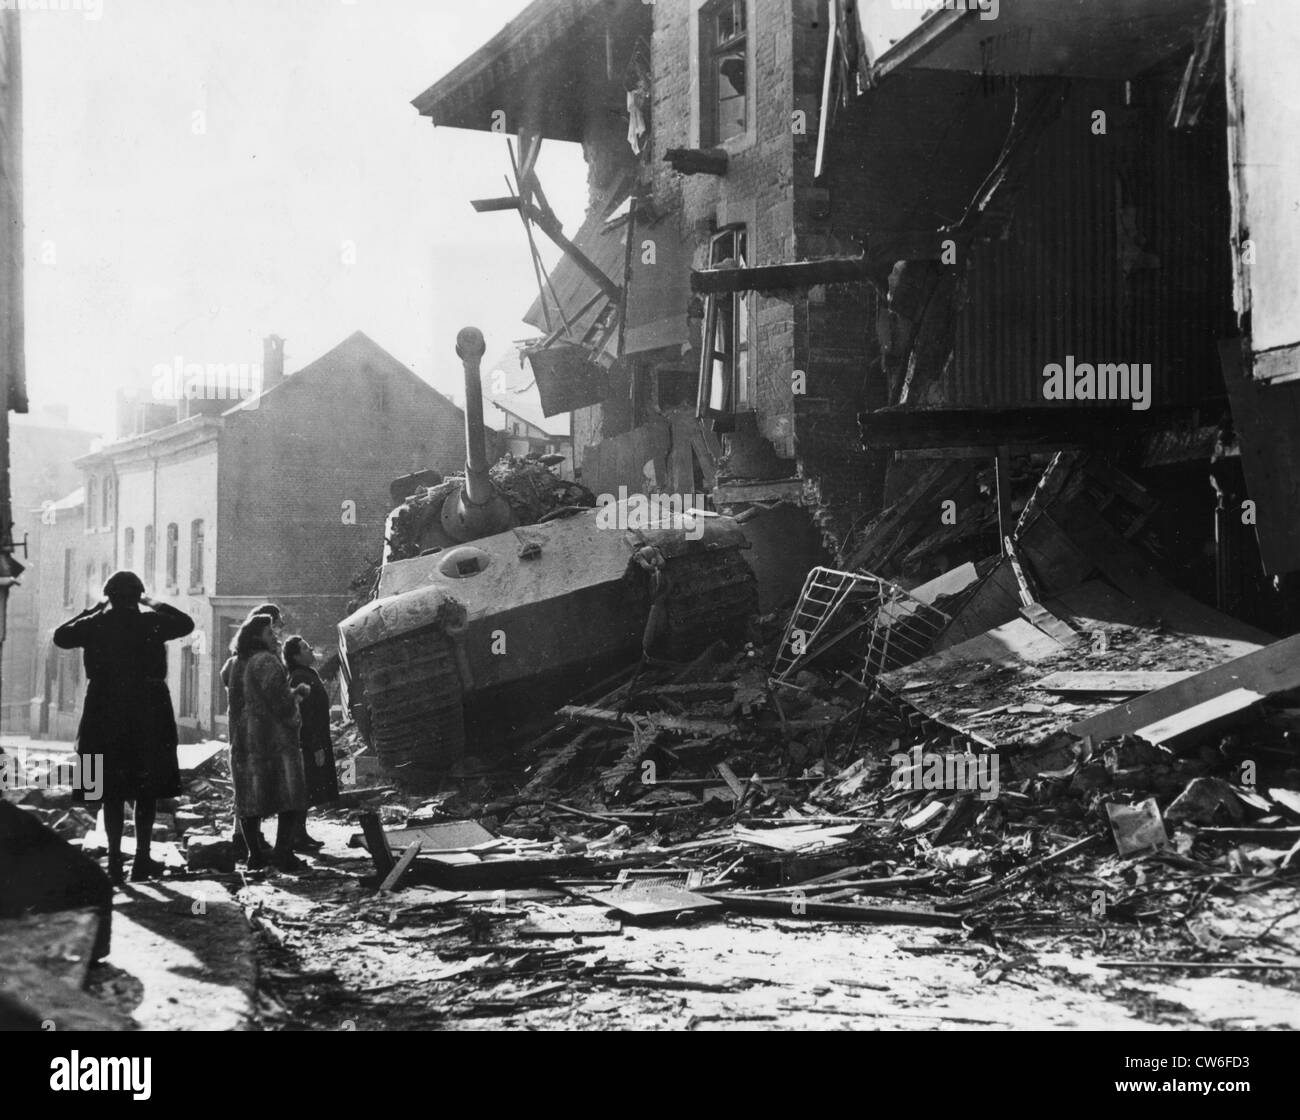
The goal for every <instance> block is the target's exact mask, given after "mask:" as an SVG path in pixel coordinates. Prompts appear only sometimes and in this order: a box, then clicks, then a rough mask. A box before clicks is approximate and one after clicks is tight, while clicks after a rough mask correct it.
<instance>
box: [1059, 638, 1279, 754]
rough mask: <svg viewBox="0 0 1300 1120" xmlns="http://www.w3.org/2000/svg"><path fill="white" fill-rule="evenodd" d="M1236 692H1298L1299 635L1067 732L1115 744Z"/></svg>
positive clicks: (1107, 713) (1158, 691)
mask: <svg viewBox="0 0 1300 1120" xmlns="http://www.w3.org/2000/svg"><path fill="white" fill-rule="evenodd" d="M1239 688H1246V689H1250V690H1251V691H1253V692H1257V693H1259V694H1260V695H1262V696H1271V695H1273V694H1275V693H1278V692H1287V691H1289V690H1291V689H1294V688H1300V635H1295V636H1292V637H1290V638H1284V639H1282V641H1280V642H1274V643H1273V644H1272V645H1271V646H1265V647H1264V648H1263V649H1261V650H1256V651H1255V652H1254V653H1248V654H1246V655H1245V656H1244V657H1238V658H1237V659H1236V660H1234V661H1228V662H1226V663H1225V664H1223V665H1216V666H1215V667H1214V668H1213V669H1206V670H1205V671H1204V672H1202V673H1197V674H1196V675H1195V676H1192V677H1188V678H1187V679H1186V680H1184V681H1178V682H1177V683H1176V684H1171V685H1169V686H1168V687H1167V688H1161V689H1158V690H1157V691H1155V692H1148V693H1147V694H1146V695H1145V696H1139V697H1137V698H1135V699H1133V700H1130V701H1129V702H1128V703H1126V704H1118V705H1116V706H1115V707H1114V708H1108V709H1107V710H1106V711H1104V712H1101V713H1100V714H1099V715H1095V716H1092V717H1090V718H1088V719H1085V720H1081V721H1080V722H1078V723H1074V724H1071V725H1070V726H1069V727H1067V728H1066V731H1068V732H1069V733H1070V734H1071V735H1073V736H1075V738H1078V739H1082V738H1083V737H1084V736H1086V735H1091V736H1092V738H1093V741H1094V742H1100V741H1101V740H1103V739H1114V738H1118V737H1119V736H1120V735H1126V734H1130V733H1132V732H1134V731H1135V730H1136V729H1137V728H1139V727H1150V726H1151V725H1152V724H1154V723H1157V722H1159V721H1161V720H1166V719H1168V718H1169V717H1171V716H1174V715H1177V714H1178V713H1180V712H1184V711H1187V710H1188V709H1190V708H1194V707H1196V706H1198V705H1200V704H1203V703H1205V702H1206V701H1208V700H1215V699H1217V698H1218V697H1221V696H1226V695H1227V694H1228V693H1230V692H1233V691H1234V690H1236V689H1239Z"/></svg>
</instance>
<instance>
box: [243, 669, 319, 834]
mask: <svg viewBox="0 0 1300 1120" xmlns="http://www.w3.org/2000/svg"><path fill="white" fill-rule="evenodd" d="M300 723H301V719H300V717H299V715H298V700H297V697H295V696H294V694H293V693H292V692H291V691H290V690H289V677H288V674H287V673H286V672H285V670H284V663H283V662H282V661H281V660H280V659H279V658H278V657H276V655H275V654H273V653H271V652H270V651H269V650H259V651H258V652H257V653H254V654H253V655H252V656H251V657H247V658H240V659H239V660H238V661H236V662H235V665H234V669H233V672H232V673H231V675H230V769H231V776H232V777H233V778H234V786H235V813H236V814H237V815H238V816H240V817H269V816H271V815H272V814H274V813H289V812H305V811H306V809H307V784H306V781H305V779H304V777H303V768H302V751H301V750H300V749H299V747H298V727H299V724H300Z"/></svg>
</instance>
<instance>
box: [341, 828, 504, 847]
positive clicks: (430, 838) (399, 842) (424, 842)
mask: <svg viewBox="0 0 1300 1120" xmlns="http://www.w3.org/2000/svg"><path fill="white" fill-rule="evenodd" d="M356 839H358V837H355V836H354V837H353V840H356ZM384 839H386V840H387V841H388V846H389V848H390V849H399V850H402V851H405V850H406V849H407V848H409V847H410V846H411V845H412V844H413V843H415V841H417V840H418V841H420V845H421V848H420V850H421V851H422V852H424V853H425V855H428V854H429V853H430V852H467V851H470V850H471V849H473V848H477V847H478V846H479V845H481V844H488V843H491V842H492V841H493V840H495V839H496V837H495V836H493V835H492V833H490V832H489V831H488V830H487V829H486V828H484V827H483V826H482V825H481V824H479V823H478V821H438V822H436V823H433V824H424V825H410V826H408V827H406V828H390V829H385V831H384Z"/></svg>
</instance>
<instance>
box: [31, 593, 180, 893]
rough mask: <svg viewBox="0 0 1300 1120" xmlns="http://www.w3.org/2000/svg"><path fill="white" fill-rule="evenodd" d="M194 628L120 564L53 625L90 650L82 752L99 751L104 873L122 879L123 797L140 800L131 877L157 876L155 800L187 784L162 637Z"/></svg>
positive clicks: (63, 638)
mask: <svg viewBox="0 0 1300 1120" xmlns="http://www.w3.org/2000/svg"><path fill="white" fill-rule="evenodd" d="M142 606H143V607H145V608H147V609H146V610H141V609H140V608H141V607H142ZM193 630H194V620H193V619H192V618H190V616H189V615H187V614H186V613H185V612H184V611H179V610H177V609H176V608H175V607H173V606H170V605H169V604H167V603H159V602H157V601H156V600H154V599H151V598H149V597H148V596H147V595H145V593H144V584H143V583H142V582H141V581H140V577H139V576H137V575H136V574H135V573H134V572H126V571H120V572H114V573H113V574H112V575H111V576H109V578H108V582H107V583H105V584H104V598H103V599H102V600H101V601H100V602H98V603H96V604H95V605H94V606H93V607H91V608H89V609H88V610H84V611H82V612H81V613H80V614H79V615H77V616H76V617H75V618H72V619H69V620H68V621H67V622H65V623H64V624H63V625H62V626H60V627H59V628H58V629H57V630H55V631H54V644H55V645H56V646H58V647H59V649H80V650H83V651H84V653H83V660H84V662H85V667H86V681H87V684H86V702H85V706H84V707H83V709H82V713H81V723H80V725H79V726H78V728H77V753H78V754H79V755H81V756H83V758H84V757H85V756H87V755H93V756H95V757H96V760H97V763H98V766H99V768H100V772H101V773H102V774H103V783H102V785H101V786H100V787H99V792H100V796H101V797H102V799H103V809H104V831H105V832H106V833H107V835H108V873H109V877H110V878H111V879H112V880H113V882H114V884H121V882H122V881H123V860H122V828H123V823H124V821H125V819H126V807H125V804H124V803H125V802H127V801H133V802H135V845H136V847H135V861H134V863H133V864H132V866H131V879H132V880H133V881H139V880H141V879H149V878H153V877H156V876H157V875H158V874H159V873H160V872H161V870H162V869H161V867H160V866H159V865H158V864H156V863H154V862H153V860H152V859H150V853H149V841H150V838H151V835H152V833H153V822H154V802H155V800H156V799H157V798H159V797H176V796H178V795H179V794H180V792H181V779H180V771H179V768H178V767H177V763H176V744H177V734H176V714H175V711H174V709H173V708H172V698H171V692H170V691H169V690H168V688H167V647H166V643H167V642H170V641H173V640H174V639H176V638H183V637H185V636H186V635H187V634H190V633H192V632H193ZM73 798H74V800H77V801H80V802H82V803H85V802H86V794H85V791H84V790H77V791H75V792H74V794H73Z"/></svg>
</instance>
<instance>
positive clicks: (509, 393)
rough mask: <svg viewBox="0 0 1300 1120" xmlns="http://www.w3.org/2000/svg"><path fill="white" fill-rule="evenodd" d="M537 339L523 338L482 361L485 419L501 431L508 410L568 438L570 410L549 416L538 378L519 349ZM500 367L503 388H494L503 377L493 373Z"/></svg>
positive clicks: (553, 433)
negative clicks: (544, 412)
mask: <svg viewBox="0 0 1300 1120" xmlns="http://www.w3.org/2000/svg"><path fill="white" fill-rule="evenodd" d="M535 341H537V340H536V339H524V340H522V341H520V342H518V343H516V344H515V345H514V346H513V347H511V348H510V349H509V350H507V351H506V352H505V353H504V354H500V355H498V356H497V357H496V358H495V359H494V360H493V361H491V362H484V363H483V375H482V382H483V422H484V423H485V424H486V425H487V426H488V427H489V428H495V429H496V430H497V431H501V430H502V429H503V428H505V426H506V421H505V418H504V417H505V413H507V412H509V413H510V414H512V415H514V416H517V417H518V418H519V419H520V420H522V421H524V422H525V423H527V424H531V425H532V426H533V427H534V428H539V429H540V430H541V431H543V432H545V433H546V434H547V435H548V436H554V437H555V438H556V439H567V438H568V435H569V414H568V413H567V412H566V413H562V414H560V415H559V416H550V417H548V416H546V415H544V414H543V412H542V399H541V397H540V395H539V394H538V392H537V381H536V379H535V378H534V377H533V374H532V370H530V369H529V368H528V367H527V366H526V365H525V364H524V363H523V361H522V360H521V359H520V357H519V352H520V349H521V348H522V347H523V346H524V345H526V344H527V343H530V342H535ZM498 370H499V371H501V372H502V373H504V374H505V391H504V392H494V389H495V388H497V387H498V386H499V385H500V379H499V378H495V377H494V376H493V375H494V374H495V373H496V372H497V371H498Z"/></svg>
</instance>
